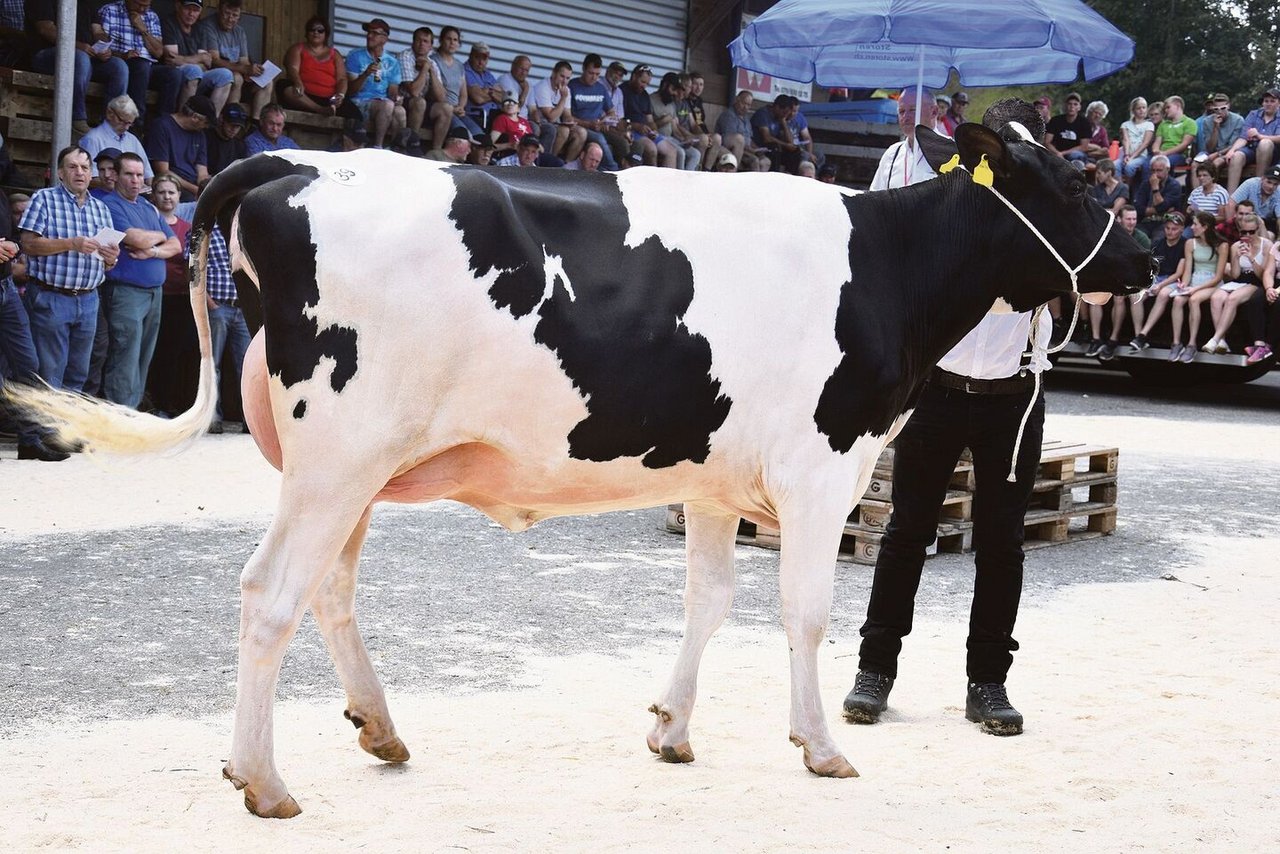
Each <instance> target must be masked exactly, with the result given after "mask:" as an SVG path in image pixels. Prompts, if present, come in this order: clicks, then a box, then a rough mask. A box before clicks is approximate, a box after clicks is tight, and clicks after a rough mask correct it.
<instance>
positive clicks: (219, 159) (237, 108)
mask: <svg viewBox="0 0 1280 854" xmlns="http://www.w3.org/2000/svg"><path fill="white" fill-rule="evenodd" d="M248 124H249V112H248V111H247V110H246V109H245V108H244V107H242V106H241V105H239V104H237V103H234V102H232V103H230V104H227V105H226V106H225V107H223V108H222V114H221V115H220V116H219V117H218V123H217V124H216V125H215V126H213V127H211V128H209V129H208V130H206V131H205V132H204V139H205V145H206V147H207V149H208V153H207V154H206V159H207V161H208V164H207V165H208V168H209V174H210V175H211V176H212V175H217V174H218V173H219V172H221V171H222V170H223V169H226V168H227V167H228V166H230V165H231V164H232V163H235V162H236V161H237V160H241V159H243V158H244V157H245V156H246V154H245V143H244V129H245V127H246V126H247V125H248Z"/></svg>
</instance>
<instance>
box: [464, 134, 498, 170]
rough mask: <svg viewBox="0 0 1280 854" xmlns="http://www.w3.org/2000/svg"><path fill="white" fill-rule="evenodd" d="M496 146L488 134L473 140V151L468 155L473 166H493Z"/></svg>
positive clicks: (468, 160) (468, 159)
mask: <svg viewBox="0 0 1280 854" xmlns="http://www.w3.org/2000/svg"><path fill="white" fill-rule="evenodd" d="M494 148H495V146H494V144H493V140H491V139H489V138H488V137H487V136H482V137H480V138H479V139H477V140H473V141H472V144H471V153H470V154H468V155H467V162H468V163H470V164H471V165H472V166H492V165H493V152H494Z"/></svg>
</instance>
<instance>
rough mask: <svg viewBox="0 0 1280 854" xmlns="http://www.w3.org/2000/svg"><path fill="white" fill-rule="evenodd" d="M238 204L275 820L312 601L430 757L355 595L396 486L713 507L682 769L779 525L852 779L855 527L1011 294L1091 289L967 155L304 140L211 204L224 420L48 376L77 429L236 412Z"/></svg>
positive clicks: (1098, 260)
mask: <svg viewBox="0 0 1280 854" xmlns="http://www.w3.org/2000/svg"><path fill="white" fill-rule="evenodd" d="M1005 135H1006V136H1007V137H1008V138H1007V139H1006V138H1002V136H1001V135H997V134H996V133H994V132H992V131H989V130H987V129H986V128H983V127H981V126H979V125H963V126H961V128H960V130H959V132H958V134H957V142H958V145H959V151H960V157H961V161H962V162H963V164H964V165H965V166H966V167H967V168H968V169H969V170H971V171H972V170H974V169H975V168H979V167H980V163H981V161H982V159H983V157H984V156H985V158H986V162H987V163H988V164H989V165H990V167H991V168H992V169H993V170H994V175H995V187H996V188H997V189H998V190H999V191H1000V192H1001V193H1002V194H1003V196H1004V197H1005V198H1007V199H1008V200H1010V202H1011V203H1012V204H1014V205H1016V207H1017V208H1018V209H1019V210H1020V211H1021V212H1022V213H1023V214H1024V215H1025V216H1026V218H1027V220H1028V221H1029V222H1030V223H1031V224H1032V225H1034V227H1035V229H1038V230H1039V231H1040V232H1042V233H1043V234H1044V235H1045V236H1046V238H1047V239H1048V240H1049V241H1050V242H1051V243H1052V245H1053V246H1054V247H1055V249H1056V251H1057V252H1058V253H1060V255H1061V256H1062V258H1063V259H1064V260H1065V261H1066V262H1067V263H1070V264H1072V265H1073V266H1074V265H1077V264H1079V263H1080V262H1081V261H1083V260H1084V259H1085V258H1086V257H1087V256H1088V255H1089V253H1090V252H1091V251H1092V250H1094V249H1095V247H1096V246H1098V244H1101V246H1100V249H1098V251H1097V254H1096V256H1095V257H1094V258H1093V259H1092V261H1091V262H1090V263H1088V264H1087V265H1086V266H1085V268H1084V269H1083V271H1082V272H1081V273H1080V290H1081V291H1090V292H1106V293H1128V292H1131V291H1133V290H1134V288H1133V287H1130V286H1143V285H1145V284H1147V283H1149V282H1150V261H1149V256H1148V255H1147V254H1146V253H1145V252H1143V251H1142V250H1141V249H1140V248H1139V247H1138V245H1137V244H1136V243H1135V242H1134V241H1133V239H1132V238H1130V237H1129V236H1128V235H1127V234H1124V233H1123V232H1122V231H1121V230H1120V229H1115V230H1113V231H1110V232H1109V233H1107V231H1106V230H1105V228H1104V225H1105V223H1106V222H1107V217H1108V214H1107V212H1106V211H1104V210H1103V209H1102V208H1101V207H1100V206H1098V205H1097V204H1096V203H1095V202H1093V201H1092V200H1090V199H1089V196H1088V194H1087V193H1086V188H1085V185H1084V182H1083V181H1082V179H1081V177H1080V173H1078V172H1077V171H1076V170H1074V169H1072V168H1071V167H1070V166H1069V165H1067V164H1066V162H1065V161H1063V160H1061V159H1060V158H1057V157H1053V156H1051V155H1049V154H1048V153H1047V152H1046V151H1045V150H1044V149H1043V148H1042V147H1040V146H1038V145H1032V144H1029V143H1027V142H1023V141H1019V140H1018V138H1017V136H1016V135H1014V134H1009V133H1007V132H1006V134H1005ZM980 171H981V170H980ZM215 221H217V222H219V223H220V224H221V226H222V229H223V232H224V233H225V234H227V235H229V237H230V245H231V253H232V257H233V266H234V268H235V270H236V271H237V272H236V275H237V280H238V285H239V287H240V292H241V294H242V295H243V296H244V298H245V299H246V300H247V299H249V297H251V296H252V300H251V301H252V302H254V303H256V302H257V301H258V296H257V294H259V293H260V298H261V307H262V309H261V311H262V317H261V320H262V326H263V328H262V330H261V331H259V332H258V333H257V335H256V336H255V338H254V341H253V345H252V347H251V348H250V351H249V356H248V359H247V363H246V366H245V370H244V380H243V387H244V400H245V413H246V418H247V420H248V423H249V426H250V427H251V428H252V432H253V436H254V438H255V440H256V441H257V442H258V445H259V447H260V448H261V450H262V452H263V454H264V455H265V456H266V457H267V459H268V460H269V461H270V462H271V464H272V465H274V466H276V467H277V468H278V469H280V470H281V472H282V473H283V482H282V486H281V493H280V503H279V507H278V510H277V513H276V516H275V519H274V521H273V522H272V523H271V527H270V530H269V531H268V533H267V534H266V536H265V537H264V538H263V540H262V543H261V545H260V546H259V547H258V549H257V551H256V552H255V553H254V555H253V557H252V558H251V559H250V561H249V563H248V565H247V566H246V567H245V569H244V572H243V574H242V576H241V594H242V605H241V623H240V650H239V656H240V663H239V677H238V680H237V685H236V713H235V728H234V741H233V744H232V750H231V759H230V761H229V762H228V764H227V766H226V768H225V769H224V774H225V775H226V777H227V778H228V779H230V780H231V781H232V782H233V783H234V784H235V786H236V788H238V789H243V790H244V796H245V804H246V805H247V806H248V808H249V809H250V810H251V811H252V812H254V813H256V814H258V815H261V816H275V817H288V816H292V815H295V814H296V813H297V812H298V811H299V810H298V805H297V804H296V803H295V802H294V800H293V798H291V797H290V796H289V793H288V790H287V789H286V788H285V784H284V781H283V780H282V779H281V778H280V776H279V774H278V773H277V772H276V768H275V763H274V759H273V737H272V703H273V694H274V690H275V686H276V679H277V676H278V674H279V669H280V662H281V658H282V656H283V654H284V651H285V646H286V645H287V643H288V642H289V639H290V638H291V637H292V635H293V633H294V631H295V629H296V628H297V626H298V623H299V621H300V620H301V619H302V616H303V613H304V612H305V611H306V609H307V608H308V607H310V608H311V610H312V612H313V613H314V615H315V617H316V621H317V623H318V625H319V627H320V631H321V632H322V634H323V635H324V639H325V642H326V643H327V645H328V647H329V649H330V651H331V653H332V655H333V659H334V662H335V664H336V666H337V670H338V673H339V675H340V676H341V679H342V682H343V685H344V687H345V689H346V692H347V710H346V715H347V717H348V718H350V719H351V721H352V722H353V723H354V724H355V725H356V727H358V728H360V739H359V740H360V745H361V746H362V747H363V748H364V749H365V750H367V751H368V752H370V753H372V754H373V755H374V756H377V757H379V758H381V759H384V760H387V761H390V762H400V761H404V760H405V759H407V758H408V756H409V753H408V751H407V750H406V749H405V746H404V744H403V743H402V742H401V741H400V739H399V738H398V737H397V736H396V730H395V727H394V726H393V725H392V722H391V716H390V714H389V712H388V710H387V705H386V701H385V699H384V696H383V692H382V687H381V685H380V683H379V681H378V678H377V676H376V675H375V674H374V671H373V668H372V666H371V664H370V661H369V657H368V655H367V654H366V652H365V649H364V645H363V642H362V640H361V637H360V634H359V631H358V629H357V626H356V623H355V619H354V617H353V613H352V608H353V600H354V594H355V585H356V566H357V563H358V560H359V557H360V550H361V546H362V544H363V542H364V539H365V534H366V532H367V530H368V526H369V514H370V510H371V508H372V506H373V504H374V503H375V502H378V501H394V502H424V501H434V500H437V499H442V498H448V499H453V500H456V501H461V502H464V503H467V504H470V505H471V506H473V507H475V508H477V509H478V510H480V511H481V512H483V513H484V514H486V515H487V516H489V517H490V518H491V519H494V520H495V521H497V522H499V523H501V524H502V525H504V526H505V527H507V528H509V529H510V530H513V531H519V530H523V529H525V528H528V527H529V526H530V525H532V524H533V523H535V522H537V521H539V520H541V519H546V518H548V517H551V516H560V515H566V514H578V513H599V512H603V511H608V510H620V509H624V508H638V507H652V506H655V505H662V504H667V503H669V502H678V501H683V502H685V516H686V519H687V524H688V536H687V544H686V547H687V555H688V576H687V581H686V587H685V612H686V627H685V634H684V639H683V642H682V644H681V647H680V651H679V654H678V657H677V660H676V665H675V671H674V674H673V675H672V678H671V682H670V684H669V686H668V687H667V689H666V690H665V691H664V692H663V694H662V695H661V696H660V697H659V698H658V699H657V701H656V702H655V703H654V704H653V706H652V709H651V711H652V712H653V713H654V715H655V716H656V720H655V724H654V728H653V731H652V733H651V734H650V735H649V737H648V744H649V748H650V749H651V750H653V751H654V752H655V753H658V754H660V755H661V756H662V758H664V759H667V760H669V761H672V762H688V761H690V760H692V759H693V753H692V751H691V750H690V747H689V734H688V725H689V717H690V714H691V713H692V710H693V704H694V697H695V694H696V687H697V674H698V665H699V661H700V658H701V655H702V651H703V648H704V646H705V645H706V643H707V641H708V639H709V638H710V637H711V635H712V633H713V632H714V631H715V630H716V628H717V627H718V626H719V625H720V623H721V621H722V620H723V619H724V617H725V615H726V613H727V612H728V610H729V606H730V602H731V600H732V596H733V552H734V536H735V534H736V532H737V527H738V517H740V516H741V517H745V518H746V519H749V520H751V521H753V522H756V523H758V524H765V525H777V526H779V527H780V529H781V531H782V538H783V539H782V556H781V581H780V587H781V595H782V615H783V622H784V624H785V628H786V635H787V640H788V643H789V645H790V650H791V740H792V741H793V742H794V743H795V744H797V745H799V746H800V747H802V748H803V751H804V762H805V765H806V766H807V767H808V768H809V769H810V770H811V771H813V772H814V773H815V774H819V775H823V776H830V777H848V776H855V775H856V772H855V771H854V769H853V767H852V766H851V765H850V764H849V763H848V762H847V761H846V760H845V758H844V756H842V755H841V752H840V750H839V748H838V747H837V746H836V743H835V741H834V740H833V739H832V737H831V734H830V733H829V732H828V729H827V723H826V720H825V718H824V716H823V712H822V703H821V701H820V699H819V692H818V674H817V650H818V646H819V643H820V642H821V640H822V637H823V635H824V633H825V630H826V624H827V617H828V612H829V610H830V606H831V597H832V582H833V572H834V565H835V558H836V551H837V548H838V546H839V543H840V536H841V532H842V531H843V528H844V524H845V519H846V517H847V516H848V514H849V511H850V509H851V507H852V506H853V505H854V504H855V503H856V502H857V500H858V498H859V497H860V496H861V495H862V492H863V490H864V489H865V488H866V485H867V482H868V480H869V478H870V477H871V473H872V469H873V467H874V466H875V462H876V459H877V457H878V456H879V455H880V451H881V450H882V449H883V448H884V446H885V444H886V443H887V442H888V441H889V440H890V439H891V438H892V437H893V435H894V434H895V432H896V431H897V430H898V428H899V427H901V425H902V424H903V423H904V421H905V419H906V418H907V417H908V415H909V414H910V411H911V407H912V403H913V401H914V400H915V399H916V397H917V395H918V394H919V392H920V389H921V386H922V384H923V383H924V381H925V379H926V376H927V375H928V373H929V370H930V368H931V367H932V366H933V365H934V363H935V362H936V361H937V360H938V358H939V357H940V356H941V355H942V354H944V353H945V352H946V351H947V350H948V349H949V348H951V347H952V346H953V345H954V344H955V343H956V342H957V341H959V339H960V338H961V337H962V336H963V335H964V334H965V333H966V332H968V331H969V330H970V329H972V328H973V327H974V326H975V325H976V324H977V322H978V320H979V319H980V318H981V317H982V315H983V314H984V313H985V312H987V311H988V310H989V309H991V308H992V306H993V304H995V303H997V302H998V301H1003V303H1007V304H1008V305H1010V306H1012V307H1013V308H1014V309H1017V310H1027V309H1030V308H1031V307H1033V306H1036V305H1039V304H1041V303H1043V302H1045V301H1046V300H1048V299H1050V298H1051V297H1054V296H1056V295H1061V294H1063V293H1064V292H1068V291H1070V290H1071V284H1070V279H1069V277H1068V275H1067V274H1066V273H1065V272H1064V271H1063V269H1062V266H1061V265H1060V263H1059V262H1058V261H1056V260H1054V259H1053V257H1052V256H1051V255H1050V253H1049V251H1048V250H1047V249H1046V248H1045V246H1044V245H1043V244H1042V243H1041V241H1040V240H1039V239H1038V238H1037V236H1036V235H1035V234H1033V232H1032V230H1031V229H1030V228H1029V227H1028V225H1027V224H1026V223H1024V222H1022V221H1020V220H1019V219H1018V218H1017V217H1015V215H1014V214H1013V213H1011V212H1010V210H1008V209H1007V208H1006V207H1005V205H1004V204H1002V202H1001V201H1000V200H999V199H998V198H997V197H996V196H995V195H994V194H993V193H992V192H990V190H988V189H987V188H985V187H982V186H979V185H977V184H975V183H974V182H973V180H972V179H971V178H970V176H969V175H968V174H966V173H965V172H964V171H962V170H956V171H954V172H952V173H951V174H949V175H946V176H943V177H941V178H939V179H937V180H935V181H932V182H929V183H928V184H924V185H920V186H915V187H910V188H906V189H902V190H895V191H889V192H884V193H874V194H868V195H856V194H852V193H849V192H845V191H841V190H840V189H839V188H836V187H832V186H830V185H826V184H821V183H819V182H816V181H800V180H797V179H795V178H792V177H790V176H783V175H769V174H743V175H719V174H689V173H682V172H679V171H677V170H669V169H633V170H628V171H626V172H623V173H620V174H616V175H608V174H590V173H580V172H579V173H574V172H563V171H559V170H544V169H482V168H474V167H467V166H451V165H443V164H437V163H433V162H427V161H420V160H412V159H408V158H404V157H400V156H398V155H394V154H388V153H384V152H381V151H359V152H353V153H350V154H342V155H333V154H323V153H317V152H301V151H286V152H276V153H273V154H270V155H260V156H258V157H254V158H252V159H249V160H247V161H243V162H241V163H238V164H236V165H234V166H232V167H231V168H229V169H228V170H226V171H225V172H223V173H222V174H220V175H219V176H218V177H216V178H215V179H214V180H213V181H212V182H211V183H210V184H209V186H208V187H207V189H206V190H205V192H204V194H203V195H202V196H201V198H200V203H199V207H198V209H197V212H196V216H195V222H194V225H193V235H194V241H195V242H194V244H193V246H194V247H195V248H194V250H193V258H192V271H193V282H192V305H193V308H194V311H195V315H196V321H197V326H198V328H199V330H200V336H201V353H202V357H203V360H202V367H201V371H202V381H201V385H200V390H199V394H198V398H197V400H196V403H195V405H194V408H193V409H192V410H191V411H189V412H187V413H184V414H183V415H181V416H180V417H178V418H176V419H174V420H173V421H161V420H158V419H153V418H150V417H149V416H142V415H138V414H137V413H130V412H127V411H123V410H121V409H119V408H114V407H110V406H106V405H103V404H98V403H86V402H84V400H83V399H77V398H70V397H68V396H66V395H62V394H58V393H49V392H45V393H34V392H28V393H26V394H25V395H24V396H23V400H24V401H25V402H26V403H27V404H28V405H29V406H32V407H34V408H35V409H37V410H39V411H42V412H44V413H45V415H46V416H47V417H50V418H53V419H56V420H58V421H60V422H61V424H62V433H63V435H64V436H65V437H67V438H72V437H74V438H76V439H80V440H83V441H85V442H86V443H87V445H88V446H89V447H90V448H96V449H102V450H116V451H120V450H123V451H138V450H142V449H145V448H157V447H161V446H172V445H176V444H178V443H181V442H184V441H188V440H190V439H192V438H193V437H195V436H197V435H198V434H199V433H200V432H201V431H202V430H203V429H204V427H205V426H206V425H207V424H208V422H209V420H210V418H211V416H212V413H213V407H214V400H215V397H216V395H215V393H214V390H213V382H212V380H213V366H212V363H211V359H210V356H209V347H208V332H207V318H206V312H205V299H204V287H205V285H204V259H205V256H206V251H207V246H208V236H209V232H210V229H211V227H212V224H213V223H214V222H215ZM1103 235H1106V236H1105V239H1103V237H1102V236H1103Z"/></svg>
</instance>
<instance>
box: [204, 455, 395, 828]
mask: <svg viewBox="0 0 1280 854" xmlns="http://www.w3.org/2000/svg"><path fill="white" fill-rule="evenodd" d="M366 477H368V472H367V470H366V471H359V470H345V469H344V470H342V471H328V472H326V473H325V478H324V480H323V481H317V482H311V481H309V480H306V479H304V478H298V477H289V476H288V475H286V477H285V481H284V484H283V485H282V487H281V491H280V504H279V507H278V510H277V512H276V517H275V520H274V521H273V522H272V523H271V528H270V529H269V530H268V531H267V535H266V536H265V537H264V538H263V540H262V544H261V545H259V546H258V549H257V551H255V552H254V554H253V557H251V558H250V559H249V563H248V564H247V565H246V566H245V568H244V572H243V573H241V576H240V595H241V602H240V661H239V672H238V674H237V678H236V713H235V725H234V729H233V735H232V742H231V759H230V760H229V761H228V762H227V765H226V767H225V768H223V771H222V773H223V776H224V777H226V778H227V779H228V780H230V781H231V782H232V783H233V784H234V785H235V787H236V788H237V789H242V790H244V804H245V807H247V808H248V810H249V811H250V812H252V813H254V814H255V815H259V816H262V817H264V818H291V817H293V816H295V815H297V814H298V813H299V812H300V810H299V808H298V804H297V803H296V802H295V801H294V799H293V798H291V797H290V796H289V792H288V789H287V788H286V787H285V784H284V781H283V780H282V779H280V775H279V774H278V773H277V772H276V767H275V758H274V735H273V726H272V706H273V701H274V697H275V690H276V680H277V678H278V677H279V675H280V661H281V659H282V658H283V657H284V652H285V647H286V646H288V643H289V640H290V639H291V638H292V637H293V634H294V632H295V631H296V630H297V628H298V623H299V622H301V620H302V615H303V613H305V611H306V608H307V605H308V603H310V602H311V601H312V600H313V599H314V598H315V595H316V592H317V591H318V590H319V588H320V586H321V584H323V583H324V581H325V579H326V578H327V577H328V576H329V574H330V573H331V572H332V571H333V570H334V568H335V567H336V565H337V561H338V556H339V554H340V553H341V551H342V548H343V545H344V544H345V543H346V542H347V541H348V540H349V539H350V537H351V532H352V531H353V530H354V529H355V527H356V524H357V523H358V522H359V521H360V519H361V516H362V514H363V513H364V511H365V509H366V508H367V507H368V504H369V501H370V500H371V499H372V498H373V495H374V494H375V493H376V491H377V489H378V484H369V483H367V482H362V481H364V478H366Z"/></svg>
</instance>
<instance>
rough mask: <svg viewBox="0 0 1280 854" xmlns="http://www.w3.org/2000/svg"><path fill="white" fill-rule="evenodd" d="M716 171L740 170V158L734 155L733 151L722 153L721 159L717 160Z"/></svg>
mask: <svg viewBox="0 0 1280 854" xmlns="http://www.w3.org/2000/svg"><path fill="white" fill-rule="evenodd" d="M716 171H717V172H737V171H738V158H736V157H734V156H733V152H732V151H726V152H725V153H724V154H721V155H720V157H719V159H718V160H716Z"/></svg>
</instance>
